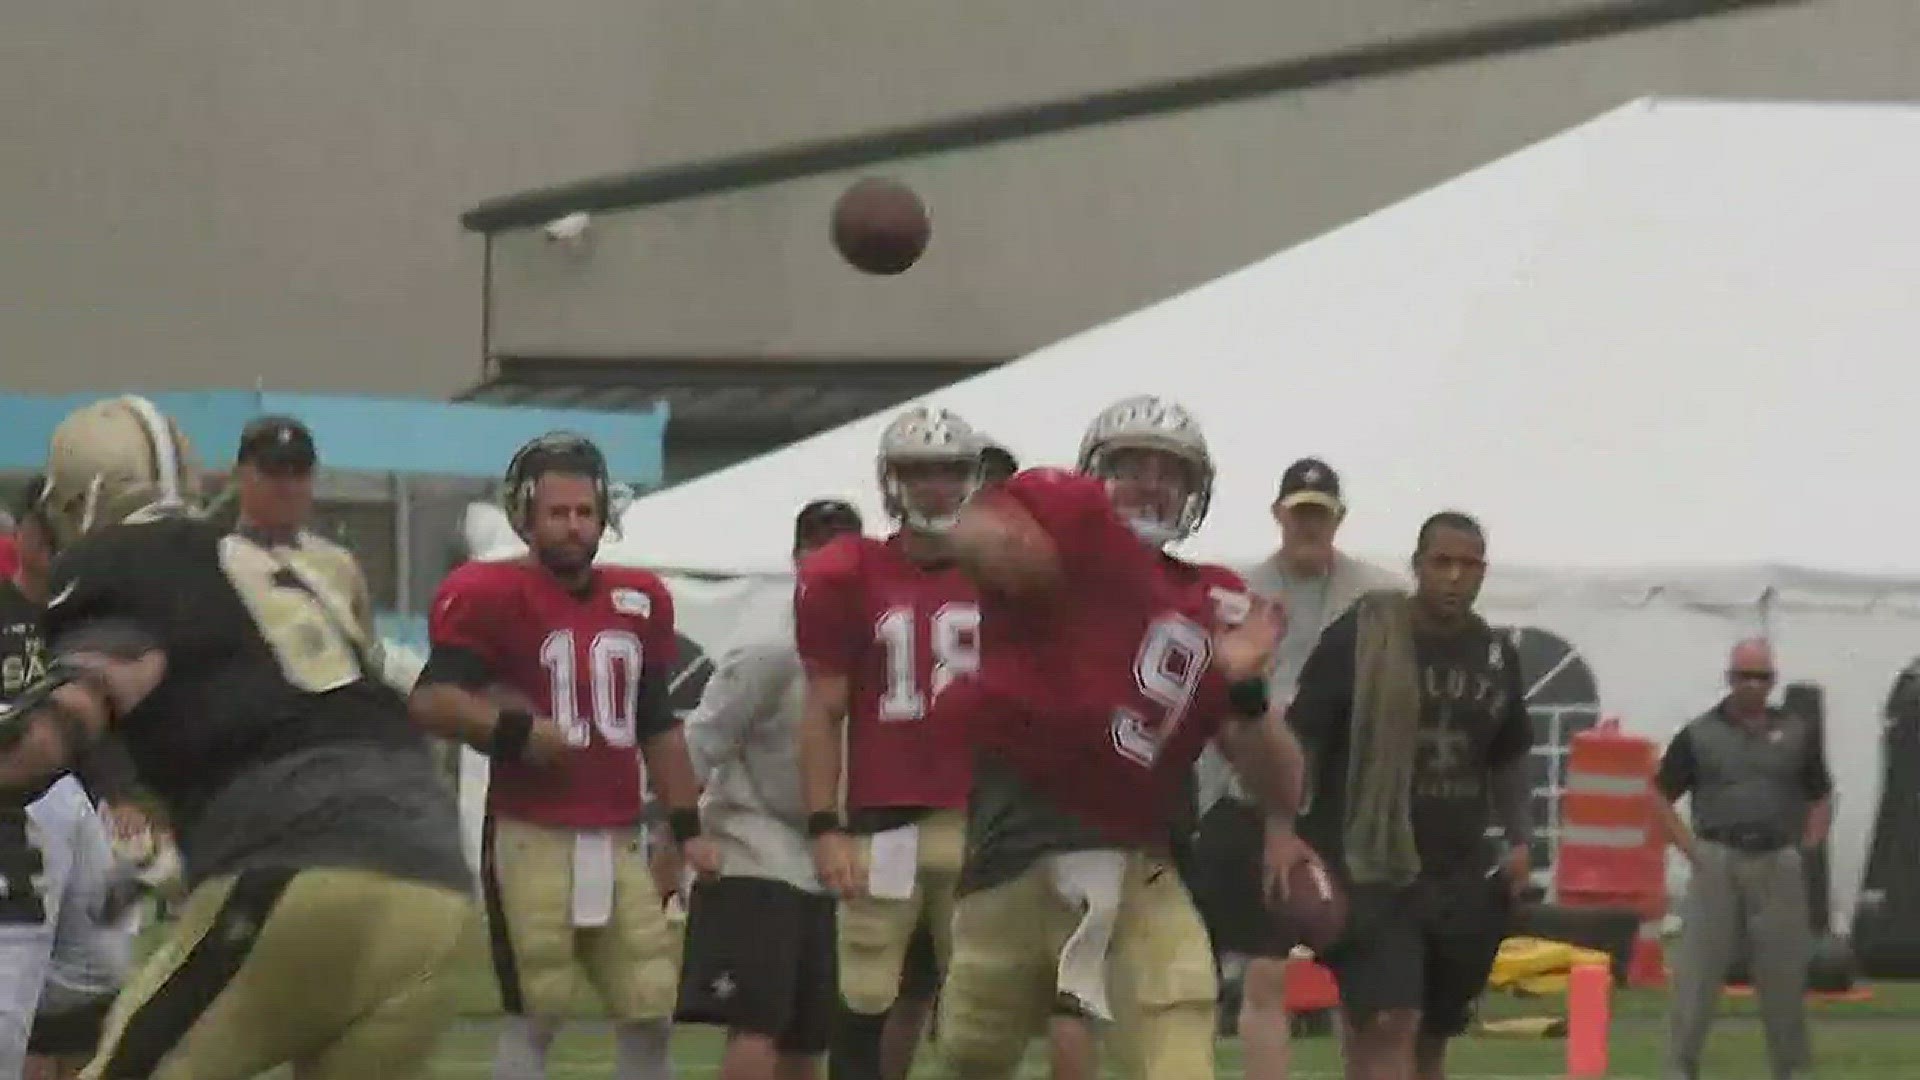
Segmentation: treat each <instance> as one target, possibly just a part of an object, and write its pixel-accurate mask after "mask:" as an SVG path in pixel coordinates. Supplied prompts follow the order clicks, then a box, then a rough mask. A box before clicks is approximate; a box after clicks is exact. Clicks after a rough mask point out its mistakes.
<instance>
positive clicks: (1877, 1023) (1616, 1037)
mask: <svg viewBox="0 0 1920 1080" xmlns="http://www.w3.org/2000/svg"><path fill="white" fill-rule="evenodd" d="M468 940H469V942H470V943H472V947H471V948H470V949H469V950H468V953H467V956H466V957H465V959H464V960H463V963H462V966H461V971H460V973H459V975H458V980H459V983H458V985H459V998H460V1011H461V1013H462V1018H461V1020H460V1021H459V1022H458V1024H457V1025H456V1026H455V1028H454V1030H453V1031H452V1032H450V1033H449V1034H448V1036H447V1038H446V1041H445V1042H444V1043H443V1044H442V1046H441V1049H440V1052H439V1053H438V1055H437V1056H436V1058H435V1068H434V1072H433V1076H434V1078H435V1080H488V1078H489V1077H491V1075H492V1067H493V1061H492V1055H493V1039H494V1030H493V1023H492V1019H493V1018H494V1017H495V1016H497V1015H499V1008H500V1006H499V999H498V996H497V994H496V992H495V990H494V985H493V978H492V975H491V973H490V972H489V970H488V968H487V961H486V955H485V952H484V946H483V945H482V944H481V943H482V942H483V941H484V938H483V937H482V936H480V935H478V934H474V935H470V936H469V938H468ZM1561 1007H1562V1002H1561V1000H1560V999H1558V998H1539V999H1532V1000H1527V999H1519V998H1514V997H1511V996H1507V995H1490V996H1489V997H1488V998H1487V999H1486V1001H1485V1005H1484V1009H1483V1012H1484V1014H1485V1015H1486V1016H1487V1017H1489V1018H1498V1017H1511V1016H1539V1015H1556V1014H1557V1013H1558V1012H1559V1011H1560V1009H1561ZM1665 1009H1666V1001H1665V996H1664V995H1663V994H1661V993H1659V992H1657V991H1623V992H1620V993H1618V994H1616V995H1615V996H1614V1001H1613V1012H1614V1017H1615V1024H1614V1030H1613V1040H1612V1064H1613V1068H1612V1070H1611V1071H1610V1072H1609V1074H1608V1076H1609V1078H1610V1080H1663V1073H1662V1070H1661V1055H1662V1050H1663V1048H1664V1046H1665V1043H1666V1027H1665V1024H1664V1023H1663V1021H1662V1017H1663V1015H1664V1013H1665ZM1721 1011H1722V1015H1723V1017H1724V1019H1723V1020H1722V1021H1721V1023H1720V1025H1719V1026H1718V1027H1716V1028H1715V1030H1714V1035H1713V1039H1712V1042H1711V1043H1710V1044H1709V1046H1708V1054H1707V1069H1706V1072H1705V1075H1704V1078H1703V1080H1753V1078H1754V1077H1760V1076H1765V1075H1767V1065H1766V1046H1765V1043H1764V1041H1763V1040H1762V1037H1761V1033H1760V1028H1759V1025H1758V1024H1757V1023H1756V1022H1755V1016H1756V1011H1755V1009H1754V1003H1753V1001H1752V999H1751V998H1739V997H1728V998H1726V999H1724V1000H1723V1001H1722V1007H1721ZM578 1013H579V1015H580V1016H581V1017H582V1018H583V1022H582V1023H579V1024H576V1025H574V1026H573V1027H571V1028H570V1029H569V1030H567V1031H566V1032H564V1033H563V1034H562V1035H561V1037H560V1038H559V1040H558V1041H557V1042H556V1043H555V1045H554V1049H553V1053H552V1056H551V1057H550V1059H549V1068H548V1077H549V1080H605V1078H606V1077H607V1076H608V1075H609V1073H610V1070H611V1069H612V1066H613V1044H612V1040H611V1036H610V1035H609V1034H608V1032H607V1029H606V1026H605V1025H604V1024H603V1023H601V1022H599V1021H597V1020H592V1019H587V1018H589V1017H592V1016H593V1015H594V1008H593V1003H592V1001H591V999H590V998H587V997H585V996H583V997H582V998H581V1000H580V1002H579V1008H578ZM1813 1023H1814V1033H1813V1037H1814V1060H1815V1063H1816V1068H1817V1070H1818V1073H1817V1075H1818V1076H1819V1077H1820V1080H1911V1077H1912V1076H1913V1075H1914V1067H1913V1061H1914V1035H1913V1033H1914V1031H1915V1030H1916V1024H1920V983H1893V984H1878V985H1876V986H1875V988H1874V999H1873V1000H1872V1001H1868V1002H1855V1003H1838V1004H1821V1005H1816V1006H1814V1007H1813ZM720 1047H721V1039H720V1036H719V1034H718V1033H717V1032H715V1031H713V1030H711V1029H708V1028H702V1027H694V1026H685V1025H683V1026H682V1027H680V1028H679V1029H678V1030H677V1031H676V1032H675V1033H674V1051H675V1052H674V1058H675V1061H676V1064H677V1075H678V1076H680V1077H683V1078H689V1080H701V1078H706V1077H712V1076H716V1075H718V1072H719V1068H718V1063H719V1060H720ZM1565 1055H1566V1044H1565V1042H1564V1041H1562V1040H1559V1039H1523V1038H1511V1037H1500V1038H1494V1037H1485V1036H1482V1037H1471V1038H1465V1039H1461V1040H1460V1041H1458V1042H1457V1043H1455V1044H1454V1048H1453V1050H1452V1052H1451V1054H1450V1055H1449V1064H1450V1066H1451V1070H1450V1071H1451V1075H1452V1077H1453V1080H1558V1078H1560V1077H1563V1076H1564V1075H1565V1060H1566V1059H1565ZM269 1075H272V1076H274V1077H275V1080H281V1078H282V1077H283V1076H284V1075H285V1074H283V1073H275V1074H269ZM929 1075H931V1073H930V1071H929V1070H926V1069H924V1068H923V1069H920V1070H916V1072H915V1076H916V1078H919V1077H925V1076H929ZM1242 1075H1243V1073H1242V1072H1241V1068H1240V1053H1239V1045H1238V1044H1237V1043H1236V1042H1235V1041H1233V1040H1223V1041H1222V1042H1221V1044H1220V1071H1219V1076H1220V1078H1221V1080H1239V1078H1240V1077H1241V1076H1242ZM1341 1075H1342V1074H1341V1072H1340V1059H1339V1053H1338V1048H1337V1046H1336V1045H1335V1042H1334V1040H1333V1039H1331V1038H1328V1037H1324V1036H1320V1037H1308V1038H1299V1039H1296V1040H1295V1042H1294V1070H1293V1076H1294V1080H1340V1077H1341ZM1046 1076H1047V1072H1046V1067H1045V1062H1044V1058H1043V1057H1042V1056H1041V1055H1040V1054H1038V1053H1035V1054H1033V1055H1032V1056H1031V1057H1030V1058H1029V1060H1028V1062H1027V1066H1026V1068H1025V1070H1024V1071H1023V1072H1022V1073H1021V1080H1045V1077H1046Z"/></svg>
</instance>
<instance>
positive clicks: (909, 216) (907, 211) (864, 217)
mask: <svg viewBox="0 0 1920 1080" xmlns="http://www.w3.org/2000/svg"><path fill="white" fill-rule="evenodd" d="M932 235H933V224H932V222H931V221H930V220H928V218H927V208H926V205H925V204H924V203H922V202H921V201H920V196H918V195H915V194H914V193H913V189H911V188H909V187H907V186H906V185H905V184H902V183H900V182H899V181H898V180H886V179H880V178H869V179H866V180H862V181H860V182H859V183H857V184H854V185H853V186H852V187H850V188H848V189H847V190H846V191H844V192H842V193H841V195H840V199H839V201H838V202H836V203H834V206H833V246H834V247H836V248H838V249H839V250H840V254H841V256H842V257H843V258H845V259H846V260H847V262H849V263H851V264H852V265H853V266H854V267H855V268H857V269H859V270H862V271H864V272H866V273H869V274H880V275H890V274H900V273H905V272H906V271H907V270H908V269H909V268H910V267H912V266H913V264H914V263H916V262H919V261H920V256H921V254H923V253H924V252H925V251H926V250H927V240H928V239H929V238H930V237H931V236H932Z"/></svg>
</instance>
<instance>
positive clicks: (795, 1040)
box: [674, 877, 840, 1054]
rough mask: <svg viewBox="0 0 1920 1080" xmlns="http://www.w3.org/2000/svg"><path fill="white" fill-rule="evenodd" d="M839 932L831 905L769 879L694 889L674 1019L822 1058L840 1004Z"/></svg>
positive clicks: (738, 879) (717, 883)
mask: <svg viewBox="0 0 1920 1080" xmlns="http://www.w3.org/2000/svg"><path fill="white" fill-rule="evenodd" d="M836 932H837V927H836V922H835V915H834V902H833V898H832V897H830V896H821V895H819V894H817V893H810V892H805V891H803V890H801V889H796V888H794V887H793V886H791V885H788V884H786V883H785V882H781V881H772V880H769V879H767V878H752V877H723V878H717V879H714V880H711V881H700V882H696V883H695V884H694V887H693V895H692V897H691V899H690V900H689V901H688V904H687V933H686V949H685V953H684V955H683V956H682V959H681V965H680V1004H679V1008H678V1009H677V1010H676V1011H675V1013H674V1018H675V1019H676V1020H680V1021H684V1022H686V1023H692V1024H715V1025H718V1026H721V1027H725V1028H728V1029H731V1030H735V1031H747V1032H752V1033H753V1034H756V1035H767V1036H771V1037H772V1038H773V1039H774V1040H775V1044H776V1045H777V1046H778V1047H779V1049H780V1050H782V1051H785V1052H787V1053H796V1054H817V1053H823V1052H825V1050H826V1049H827V1039H828V1036H829V1034H830V1033H831V1032H832V1030H833V1018H834V1013H835V1011H836V1010H837V1009H838V1008H839V1004H840V977H839V972H838V967H839V965H838V961H837V957H838V951H837V946H836V942H835V937H836Z"/></svg>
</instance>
